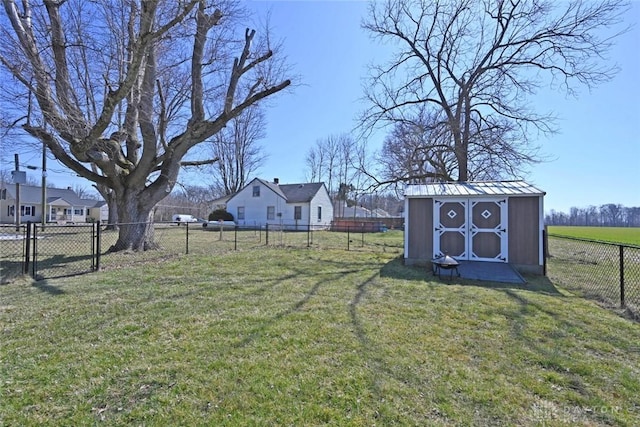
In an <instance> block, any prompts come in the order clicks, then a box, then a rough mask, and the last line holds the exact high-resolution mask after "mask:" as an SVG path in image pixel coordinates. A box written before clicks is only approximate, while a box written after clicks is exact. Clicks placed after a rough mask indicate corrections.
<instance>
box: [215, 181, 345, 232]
mask: <svg viewBox="0 0 640 427" xmlns="http://www.w3.org/2000/svg"><path fill="white" fill-rule="evenodd" d="M227 211H228V212H229V213H231V214H232V215H233V216H234V219H235V221H236V223H237V224H238V225H241V226H242V225H248V226H263V225H266V224H268V225H280V226H283V227H287V228H297V227H307V226H311V227H313V228H328V227H329V226H330V225H331V221H332V220H333V205H332V203H331V199H330V198H329V192H328V191H327V187H326V186H325V185H324V183H322V182H312V183H303V184H280V183H279V181H278V179H275V180H274V181H273V182H268V181H265V180H262V179H259V178H254V179H253V180H252V181H251V182H249V184H248V185H247V186H245V187H244V188H243V189H242V190H240V191H238V192H237V193H236V194H234V195H233V196H231V198H229V200H228V201H227Z"/></svg>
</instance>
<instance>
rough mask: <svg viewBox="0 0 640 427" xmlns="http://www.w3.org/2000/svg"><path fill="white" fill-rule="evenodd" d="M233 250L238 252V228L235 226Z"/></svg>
mask: <svg viewBox="0 0 640 427" xmlns="http://www.w3.org/2000/svg"><path fill="white" fill-rule="evenodd" d="M233 250H234V251H237V250H238V226H237V225H235V226H233Z"/></svg>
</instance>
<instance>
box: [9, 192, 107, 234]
mask: <svg viewBox="0 0 640 427" xmlns="http://www.w3.org/2000/svg"><path fill="white" fill-rule="evenodd" d="M45 198H46V202H45V203H46V207H45V215H46V216H45V218H46V221H47V222H58V223H83V222H87V218H88V217H90V216H91V214H92V209H97V211H96V212H99V211H100V209H101V202H100V201H98V200H88V199H81V198H80V197H79V196H78V195H77V194H76V193H75V191H73V190H72V189H71V188H64V189H63V188H47V189H46V194H45ZM15 206H16V186H15V185H11V184H6V185H3V186H2V187H0V223H9V224H10V223H15V222H16V220H15V213H16V212H15ZM103 210H104V208H103ZM42 211H43V209H42V187H38V186H33V185H20V210H19V214H20V222H21V223H25V222H27V221H31V222H41V221H42V213H43V212H42ZM107 213H108V211H107ZM94 219H102V218H94Z"/></svg>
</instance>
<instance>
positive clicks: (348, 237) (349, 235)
mask: <svg viewBox="0 0 640 427" xmlns="http://www.w3.org/2000/svg"><path fill="white" fill-rule="evenodd" d="M349 243H351V227H350V226H348V225H347V250H349Z"/></svg>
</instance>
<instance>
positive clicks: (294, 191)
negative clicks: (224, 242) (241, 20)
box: [227, 178, 324, 203]
mask: <svg viewBox="0 0 640 427" xmlns="http://www.w3.org/2000/svg"><path fill="white" fill-rule="evenodd" d="M256 181H258V182H260V183H261V184H262V185H264V186H265V187H267V188H269V189H270V190H272V191H273V192H274V193H276V194H277V195H279V196H280V197H282V198H283V199H284V200H285V201H286V202H287V203H307V202H310V201H311V200H312V199H313V197H314V196H315V195H316V194H317V193H318V191H320V189H321V188H322V187H324V182H306V183H299V184H276V183H274V182H270V181H267V180H264V179H260V178H254V179H252V180H251V182H249V184H247V185H246V186H245V187H244V188H247V187H249V186H250V185H253V183H254V182H256ZM244 188H243V189H244ZM236 194H238V193H236ZM236 194H234V195H233V196H231V197H229V200H231V199H232V198H233V197H235V196H236ZM227 202H228V200H227Z"/></svg>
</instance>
